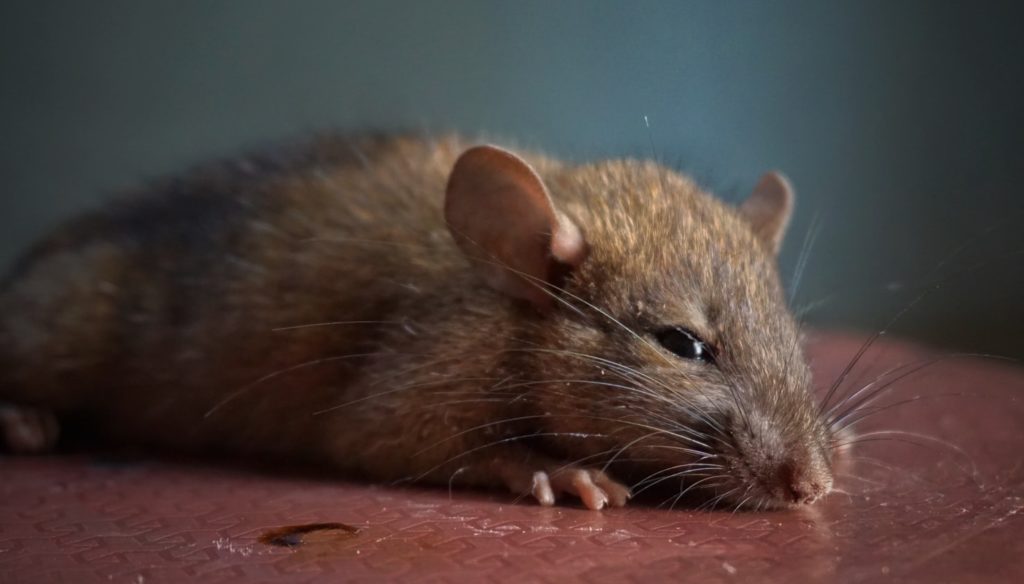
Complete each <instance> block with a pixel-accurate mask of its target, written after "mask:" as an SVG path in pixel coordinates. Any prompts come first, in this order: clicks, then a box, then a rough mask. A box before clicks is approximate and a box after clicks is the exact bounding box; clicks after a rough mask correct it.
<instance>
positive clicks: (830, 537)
mask: <svg viewBox="0 0 1024 584" xmlns="http://www.w3.org/2000/svg"><path fill="white" fill-rule="evenodd" d="M856 347H857V343H855V342H852V341H850V340H849V339H843V338H838V337H829V338H827V339H825V340H818V341H816V342H815V343H814V345H813V346H812V349H811V353H812V356H813V360H814V366H815V370H816V371H817V373H818V376H819V380H821V383H822V384H823V385H824V384H827V382H828V381H831V380H832V379H834V378H835V375H836V374H837V372H838V371H839V370H840V369H841V368H842V365H843V364H845V362H846V360H848V359H849V357H850V356H851V355H852V353H853V352H855V351H856ZM931 355H933V354H932V353H928V352H925V351H923V350H920V349H916V348H913V347H909V346H906V345H901V344H894V343H885V344H879V346H878V348H877V349H875V350H873V351H872V352H871V353H870V354H869V355H868V357H866V358H865V359H864V363H863V364H862V366H860V367H858V368H857V369H856V370H855V372H854V374H853V375H852V376H851V377H854V378H857V380H859V381H858V383H860V384H863V383H866V382H867V381H870V380H871V379H872V378H873V376H874V375H875V374H876V373H878V372H880V371H884V370H886V369H887V368H889V367H892V366H894V365H897V364H899V363H909V362H913V361H916V360H920V359H923V358H928V357H929V356H931ZM851 381H854V380H851ZM951 393H952V394H970V395H959V396H947V397H936V398H935V399H922V400H918V401H914V402H911V403H908V404H906V405H902V406H899V407H894V408H891V409H888V410H885V411H884V412H883V413H881V414H879V415H878V416H875V418H874V419H872V421H871V423H870V424H869V423H865V425H864V428H863V429H862V432H869V431H872V430H877V429H880V428H886V429H897V430H901V431H906V432H912V433H914V434H920V435H923V436H926V437H920V436H910V435H902V436H896V435H891V436H890V437H893V438H901V440H902V439H905V440H908V441H913V442H916V443H920V444H923V445H924V446H921V445H918V444H911V443H910V442H905V441H896V440H885V441H881V440H880V441H875V442H865V443H864V444H862V445H861V447H860V448H858V449H857V450H856V451H855V452H854V454H853V457H854V458H853V463H854V465H853V467H852V469H851V471H850V473H849V474H844V475H843V476H841V477H840V479H839V483H838V486H839V489H840V490H841V491H843V492H840V493H834V494H832V495H831V496H829V497H828V498H827V499H826V500H825V501H823V502H822V503H819V504H817V505H814V506H812V507H809V508H805V509H800V510H792V511H780V512H768V513H749V512H739V513H735V514H734V513H731V512H729V511H728V510H726V511H716V512H695V511H689V510H680V509H675V510H669V509H665V508H660V509H659V508H657V507H656V506H641V505H632V506H630V507H627V508H625V509H616V510H611V511H605V512H590V511H586V510H583V509H581V508H578V507H576V506H570V507H556V508H542V507H539V506H536V505H533V504H530V503H527V502H523V503H518V504H516V503H513V502H512V500H511V499H510V498H508V497H505V496H503V495H501V494H499V493H493V494H492V493H467V492H455V493H453V494H451V495H450V496H449V493H448V492H447V491H444V490H431V489H412V488H410V489H399V488H389V487H380V486H365V485H358V484H351V483H347V482H342V481H333V480H324V479H311V478H304V477H296V476H295V475H285V476H272V475H267V474H263V473H260V472H256V471H247V470H244V469H237V468H235V469H226V470H225V469H219V468H215V467H211V466H202V465H188V464H182V463H158V462H152V461H143V462H139V463H131V464H116V465H114V464H109V463H101V462H96V461H95V460H94V459H93V458H91V457H86V456H75V457H68V456H65V457H50V458H6V459H0V477H2V478H0V581H3V582H31V583H41V582H83V583H84V582H131V583H142V582H220V581H237V582H262V581H273V582H303V581H314V580H316V581H324V580H325V578H324V577H325V576H333V577H332V578H328V580H332V581H333V580H359V581H365V580H386V581H415V582H435V581H437V582H440V581H480V580H491V581H515V582H531V581H566V580H576V579H578V580H586V581H588V582H620V581H637V582H651V581H659V580H672V581H697V582H701V583H709V582H733V581H744V582H803V581H828V582H833V581H834V582H861V581H865V582H875V581H885V582H889V581H892V582H1021V581H1024V513H1022V512H1021V511H1022V509H1024V464H1022V462H1024V455H1022V452H1024V425H1022V422H1024V403H1022V400H1021V398H1024V369H1021V368H1018V367H1015V366H1012V365H1008V364H1005V363H998V362H993V361H990V360H985V361H982V360H978V359H967V358H961V359H951V360H946V361H943V362H940V363H938V364H936V365H934V366H932V367H929V368H927V369H925V370H922V371H920V372H918V373H915V374H913V375H911V376H909V377H907V378H906V379H904V380H902V381H900V382H899V383H897V384H896V389H895V390H894V392H893V393H892V394H891V396H890V397H889V398H888V400H887V401H888V402H898V401H901V400H903V399H908V398H912V397H913V396H916V395H922V394H923V395H932V396H940V395H943V394H951ZM1018 396H1020V397H1018ZM947 443H948V444H947ZM323 522H338V523H341V524H344V526H351V528H354V532H353V530H352V529H348V528H346V527H344V526H337V527H336V528H334V529H328V530H324V531H318V532H312V533H309V534H306V535H305V536H304V537H301V536H292V537H278V541H277V543H286V544H287V543H290V544H294V545H291V546H281V545H273V544H272V543H264V542H261V541H260V539H261V536H263V535H265V534H267V533H268V532H270V531H271V530H274V529H278V528H282V527H284V526H289V525H297V524H308V523H323ZM269 537H271V538H272V537H273V535H270V536H269ZM264 539H266V538H264Z"/></svg>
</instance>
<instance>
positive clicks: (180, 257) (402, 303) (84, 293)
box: [0, 136, 831, 503]
mask: <svg viewBox="0 0 1024 584" xmlns="http://www.w3.org/2000/svg"><path fill="white" fill-rule="evenodd" d="M467 146H468V144H465V143H463V142H462V141H461V140H460V139H458V138H454V137H449V138H443V139H438V140H424V139H419V138H359V139H357V138H343V137H336V136H333V137H332V136H326V137H323V138H319V139H317V140H314V141H312V142H311V143H309V144H307V145H300V146H298V147H297V148H296V149H294V150H292V151H288V152H285V153H283V154H278V155H276V156H272V157H266V158H248V159H240V160H237V161H233V162H229V163H224V164H222V165H219V166H218V165H215V166H210V167H206V168H202V169H199V170H196V171H194V172H192V173H191V174H189V175H186V176H184V177H183V178H178V179H173V180H168V181H165V182H163V183H160V184H158V185H155V186H154V187H152V188H149V189H145V190H144V192H141V193H138V194H135V195H132V196H130V197H128V198H125V199H123V200H121V201H120V202H118V203H116V204H114V205H111V206H110V207H108V208H106V209H102V210H100V211H97V212H95V213H93V214H91V215H89V216H87V217H84V218H81V219H78V220H76V221H73V222H72V223H70V224H69V225H68V226H66V227H65V228H64V229H63V230H61V231H59V232H58V233H56V234H55V235H53V236H51V237H50V238H49V239H47V240H46V241H44V242H43V243H41V244H40V245H38V246H37V247H36V248H35V249H34V250H33V251H32V252H30V253H29V255H28V256H27V257H26V259H25V260H24V261H23V262H21V263H20V264H19V265H18V266H17V267H16V269H15V270H14V272H13V273H12V275H11V277H10V278H9V279H8V282H7V284H6V286H5V290H4V292H3V293H2V296H0V335H2V337H0V343H2V344H0V360H2V362H0V367H2V370H0V376H2V383H0V395H3V396H4V397H5V398H6V399H8V400H11V401H14V402H17V403H23V404H28V405H35V406H44V407H48V408H52V409H54V410H56V412H57V413H58V415H60V416H72V415H75V416H80V417H84V418H85V419H87V420H88V421H89V423H90V424H91V426H90V427H91V428H93V429H94V430H95V431H96V432H98V433H102V434H103V435H104V436H105V437H106V438H107V439H109V440H112V441H119V442H124V443H131V444H141V445H152V446H157V447H162V448H167V449H172V450H184V451H192V452H200V453H207V452H211V451H218V452H225V453H243V454H247V455H261V456H276V457H281V458H288V459H302V460H306V461H310V462H312V463H315V464H321V465H328V466H331V467H334V468H337V469H340V470H342V471H345V472H349V473H353V474H356V475H359V476H364V477H369V478H372V479H380V480H383V479H386V480H392V479H401V478H413V479H420V478H422V479H424V480H428V481H433V482H440V483H447V482H448V481H449V480H450V479H452V480H454V481H455V482H457V483H464V484H475V485H491V486H493V485H499V484H502V483H509V482H510V481H511V479H510V478H509V476H508V473H507V472H506V471H505V469H506V468H507V465H508V464H513V466H514V465H527V466H529V465H530V464H534V463H536V464H538V465H540V466H544V464H547V463H546V462H545V461H548V460H551V461H558V462H560V463H561V462H572V461H578V460H581V463H580V464H585V465H587V466H591V465H595V464H597V465H601V464H603V463H605V462H608V461H609V460H611V459H612V458H615V461H616V466H613V469H614V468H620V466H619V463H622V464H621V468H622V471H621V472H622V474H623V476H628V475H629V474H630V473H640V474H637V475H636V476H643V475H644V474H646V473H648V472H656V471H659V470H663V469H666V468H669V467H673V466H676V465H680V464H685V463H688V462H693V461H695V460H698V459H699V458H700V457H698V456H696V455H693V454H692V453H686V452H683V451H681V450H679V448H691V449H692V448H695V447H694V446H693V444H692V443H691V442H689V441H687V440H684V439H681V438H680V436H691V435H692V436H700V437H702V440H703V441H704V442H705V443H706V444H707V445H708V448H706V449H704V448H698V449H699V450H709V451H710V452H709V454H710V456H711V458H708V459H707V460H713V461H716V463H717V464H720V465H722V466H723V468H725V471H724V472H723V473H721V474H724V475H725V476H723V477H720V478H717V479H715V480H712V481H707V482H706V483H705V485H704V486H706V487H710V489H709V492H711V493H718V494H724V495H725V497H724V498H725V500H730V501H735V502H737V503H739V502H740V500H741V499H742V498H744V497H747V500H748V501H749V502H750V503H753V502H765V503H768V502H778V501H785V500H789V499H790V498H791V496H790V494H787V492H786V485H785V484H784V483H785V481H786V480H789V479H787V478H786V477H791V476H792V475H794V474H801V473H802V475H808V476H812V477H813V479H814V481H815V484H817V485H818V488H817V490H816V492H815V493H814V496H817V495H820V494H822V492H825V491H827V490H828V487H829V486H830V485H831V471H830V464H831V463H830V460H831V454H830V446H829V436H828V435H827V433H826V430H825V429H824V426H823V424H822V423H821V422H820V421H819V419H818V416H817V415H816V409H815V406H814V404H813V403H812V400H811V398H810V394H809V391H808V389H809V384H810V377H809V372H808V369H807V366H806V364H805V362H804V360H803V356H802V350H801V348H800V345H799V338H798V331H797V328H796V325H795V323H794V321H793V318H792V317H791V316H790V314H789V312H788V310H787V309H786V306H785V301H784V298H783V294H782V290H781V286H780V284H779V281H778V276H777V273H776V267H775V259H774V254H773V250H771V249H769V248H770V247H771V246H770V245H768V244H767V243H766V242H765V241H764V240H763V239H761V238H759V237H758V236H757V235H755V233H754V230H752V229H751V226H750V225H749V224H748V223H747V222H746V221H745V219H744V217H743V216H742V215H741V214H740V213H739V212H738V211H737V210H736V209H734V208H732V207H730V206H728V205H725V204H723V203H721V202H719V201H717V200H715V199H713V198H712V197H710V196H708V195H706V194H704V193H703V192H701V191H700V190H699V189H698V188H697V186H696V185H695V184H694V183H693V182H692V181H691V180H689V179H688V178H686V177H684V176H682V175H679V174H677V173H675V172H672V171H669V170H667V169H665V168H663V167H660V166H658V165H655V164H653V163H649V162H637V161H608V162H600V163H595V164H589V165H583V166H567V165H564V164H562V163H560V162H557V161H554V160H551V159H548V158H544V157H540V156H536V155H529V156H527V157H526V160H527V161H528V162H529V163H530V164H531V165H532V166H533V167H534V168H535V169H536V170H537V172H538V174H539V175H540V176H541V177H542V179H543V180H544V183H545V184H546V185H547V188H548V190H549V191H550V194H551V197H552V199H553V200H554V202H555V205H556V206H557V207H558V208H559V209H560V210H561V211H562V212H564V213H565V215H566V216H568V217H569V218H570V219H571V220H572V221H574V222H575V223H576V224H577V225H578V226H579V227H580V229H581V230H582V232H583V233H584V236H585V238H586V240H587V243H588V247H589V255H588V257H587V259H586V261H585V262H583V264H582V265H581V266H580V267H579V268H578V269H576V270H574V271H573V272H572V273H571V274H570V275H569V276H568V277H567V279H566V280H565V281H564V283H563V286H564V291H562V292H558V293H557V294H558V297H559V301H558V302H557V303H556V304H555V307H554V309H553V310H551V311H549V312H547V313H544V314H542V313H540V312H538V311H536V310H534V308H533V307H532V306H531V305H530V304H528V303H526V302H522V301H518V300H512V299H509V298H507V297H505V296H503V295H502V294H500V293H499V292H497V291H494V290H492V289H491V288H489V287H487V286H486V285H485V284H484V283H483V282H482V281H481V279H480V278H479V277H478V275H477V273H476V271H475V270H474V269H473V266H472V265H471V262H470V261H469V260H468V259H467V258H466V257H465V256H464V255H463V254H462V253H460V252H459V250H458V248H457V246H456V245H455V243H454V242H453V240H452V238H451V236H450V235H449V233H448V232H447V229H446V226H445V223H444V219H443V211H442V205H443V199H444V192H445V185H446V181H447V179H448V174H449V172H450V171H451V169H452V166H453V164H454V162H455V160H456V158H457V157H458V155H459V154H460V153H461V152H462V151H463V150H464V149H465V148H466V147H467ZM613 319H614V320H613ZM333 321H341V322H344V323H347V324H323V325H322V326H301V325H314V324H322V323H329V322H333ZM666 325H683V326H686V327H687V328H689V329H691V330H693V331H694V332H696V333H698V334H699V335H700V336H701V337H703V338H704V339H705V340H706V341H708V342H709V343H711V344H712V345H714V346H716V347H718V348H719V349H720V355H719V359H718V365H717V366H713V365H708V364H703V363H698V362H692V361H685V360H681V359H679V358H678V357H676V356H674V355H672V354H671V353H669V352H667V351H666V350H664V349H662V348H661V347H660V346H659V345H658V344H657V342H656V341H655V340H654V338H653V336H652V331H654V330H656V329H657V328H658V327H662V326H666ZM287 327H300V328H287ZM581 355H582V356H581ZM591 357H598V358H600V359H602V360H607V361H608V362H610V363H613V364H616V365H618V366H621V367H628V368H629V370H626V369H622V368H619V367H616V366H615V365H612V366H610V365H609V363H606V362H604V361H597V360H594V359H593V358H591ZM632 370H635V371H636V372H639V373H640V374H641V375H643V376H644V377H642V378H641V377H637V376H636V375H634V374H633V373H630V371H632ZM616 386H626V387H616ZM708 418H711V419H712V420H714V422H715V423H717V424H720V425H721V427H722V428H725V429H726V430H725V432H724V433H723V432H718V433H716V432H714V431H712V430H710V429H709V428H708ZM652 429H653V430H655V431H656V432H654V433H652ZM688 432H691V433H692V434H688ZM526 436H532V437H531V438H526ZM726 436H727V437H726ZM620 450H621V452H620ZM586 457H591V458H586ZM531 461H533V462H531ZM582 461H585V463H584V462H582ZM787 473H788V474H787ZM712 474H715V473H711V472H704V473H699V472H695V473H692V476H693V477H698V478H699V477H707V476H710V475H712ZM780 477H782V478H780ZM691 482H692V481H691ZM730 489H735V490H733V491H731V492H730ZM809 499H813V497H809Z"/></svg>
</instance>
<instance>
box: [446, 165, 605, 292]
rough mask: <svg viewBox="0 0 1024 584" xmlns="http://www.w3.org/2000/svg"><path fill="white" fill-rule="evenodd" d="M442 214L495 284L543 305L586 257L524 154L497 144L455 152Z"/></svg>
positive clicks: (576, 232) (569, 223)
mask: <svg viewBox="0 0 1024 584" xmlns="http://www.w3.org/2000/svg"><path fill="white" fill-rule="evenodd" d="M444 215H445V220H446V221H447V222H448V229H449V230H450V231H451V233H452V237H454V238H455V242H456V243H457V244H458V245H459V248H461V249H462V252H463V253H465V254H466V255H467V256H468V257H469V258H470V260H471V261H472V262H473V264H474V265H475V266H476V268H477V269H478V270H479V271H480V272H481V273H482V274H483V276H484V279H485V280H486V281H487V283H488V284H490V285H491V286H492V287H493V288H495V289H497V290H499V291H501V292H503V293H505V294H508V295H510V296H513V297H516V298H522V299H525V300H529V301H530V302H532V303H533V304H534V306H536V307H537V308H539V309H541V310H544V309H547V308H549V307H550V306H551V302H552V298H551V295H550V290H546V289H545V288H547V286H545V284H553V285H558V284H559V280H560V278H561V277H562V276H564V275H565V273H566V271H567V270H568V269H571V268H574V267H576V266H578V265H579V264H580V263H582V262H583V260H584V258H585V257H586V251H587V250H586V242H585V241H584V239H583V235H582V234H581V233H580V230H579V228H577V227H576V225H575V224H574V223H573V222H572V221H571V220H570V219H569V218H568V217H566V216H565V215H563V214H561V213H560V212H558V211H557V210H556V209H555V207H554V205H553V204H552V202H551V197H550V196H549V195H548V191H547V188H545V186H544V183H543V181H541V178H540V177H539V176H538V175H537V173H536V172H534V170H533V169H532V168H531V167H530V165H529V164H527V163H526V162H525V161H524V160H522V159H521V158H519V157H517V156H516V155H514V154H512V153H511V152H508V151H506V150H502V149H501V148H496V147H494V146H476V147H474V148H470V149H469V150H467V151H466V152H464V153H463V154H462V156H460V157H459V159H458V160H457V161H456V162H455V166H454V167H453V168H452V172H451V175H450V176H449V178H448V188H447V192H446V195H445V202H444Z"/></svg>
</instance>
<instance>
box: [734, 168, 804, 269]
mask: <svg viewBox="0 0 1024 584" xmlns="http://www.w3.org/2000/svg"><path fill="white" fill-rule="evenodd" d="M794 198H795V196H794V194H793V187H791V186H790V185H789V181H788V180H786V177H784V176H782V174H780V173H778V172H768V173H765V174H764V175H763V176H762V177H761V180H759V181H757V186H755V187H754V192H752V193H750V196H749V197H747V200H746V201H743V204H742V205H740V213H741V214H742V215H743V216H744V217H746V219H747V221H748V222H749V223H750V226H751V227H752V228H753V230H754V233H755V234H756V235H757V236H758V237H759V238H761V241H763V242H764V243H765V245H767V246H768V249H769V250H771V252H772V253H779V248H780V247H782V238H783V236H784V235H785V234H786V226H787V225H789V218H790V216H791V215H792V214H793V200H794Z"/></svg>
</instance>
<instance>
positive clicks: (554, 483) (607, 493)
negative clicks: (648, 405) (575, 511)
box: [499, 463, 631, 511]
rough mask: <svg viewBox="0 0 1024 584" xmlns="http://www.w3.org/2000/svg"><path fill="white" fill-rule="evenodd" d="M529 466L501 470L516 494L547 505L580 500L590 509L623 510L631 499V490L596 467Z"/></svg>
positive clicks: (511, 466)
mask: <svg viewBox="0 0 1024 584" xmlns="http://www.w3.org/2000/svg"><path fill="white" fill-rule="evenodd" d="M540 466H541V468H540V469H538V468H537V466H530V465H527V464H522V463H510V464H507V465H505V468H502V469H500V470H499V472H500V474H501V475H502V478H503V479H504V480H505V484H506V485H507V486H508V487H509V489H511V491H512V492H513V493H515V494H517V495H523V496H531V497H533V498H534V499H536V500H537V502H538V503H540V504H541V505H544V506H551V505H554V504H555V502H556V501H557V500H558V499H559V497H561V496H563V495H569V496H573V497H578V498H579V499H580V501H582V502H583V504H584V505H585V506H586V507H587V508H588V509H593V510H595V511H598V510H601V509H603V508H605V507H609V506H610V507H622V506H623V505H625V504H626V501H628V500H629V498H630V496H631V493H630V491H629V487H627V486H625V485H623V484H622V483H620V482H618V481H616V480H615V479H613V478H611V477H610V476H608V474H607V473H605V472H604V471H602V470H599V469H596V468H582V467H578V466H575V465H558V464H545V465H540Z"/></svg>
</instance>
